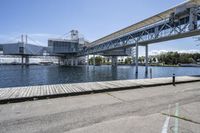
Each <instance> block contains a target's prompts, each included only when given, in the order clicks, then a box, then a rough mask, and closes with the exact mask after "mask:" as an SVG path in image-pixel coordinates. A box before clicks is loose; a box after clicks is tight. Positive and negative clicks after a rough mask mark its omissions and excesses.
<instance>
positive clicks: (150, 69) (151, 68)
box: [150, 68, 152, 79]
mask: <svg viewBox="0 0 200 133" xmlns="http://www.w3.org/2000/svg"><path fill="white" fill-rule="evenodd" d="M150 79H152V68H150Z"/></svg>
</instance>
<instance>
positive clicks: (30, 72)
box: [0, 65, 200, 88]
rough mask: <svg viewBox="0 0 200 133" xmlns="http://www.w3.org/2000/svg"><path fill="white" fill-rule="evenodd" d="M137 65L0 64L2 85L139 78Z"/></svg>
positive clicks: (195, 71)
mask: <svg viewBox="0 0 200 133" xmlns="http://www.w3.org/2000/svg"><path fill="white" fill-rule="evenodd" d="M149 68H152V71H153V78H156V77H171V76H172V74H173V73H175V74H176V75H177V76H185V75H200V68H197V67H196V68H195V67H149ZM144 71H145V67H143V66H140V67H139V73H138V78H139V79H142V78H148V77H149V76H148V75H145V72H144ZM136 78H137V76H136V75H135V67H134V66H117V68H112V67H111V66H95V68H94V67H93V66H89V67H86V66H78V67H64V66H63V67H62V66H37V65H36V66H29V67H21V66H18V65H0V88H4V87H16V86H30V85H44V84H59V83H79V82H93V81H108V80H119V79H121V80H125V79H136Z"/></svg>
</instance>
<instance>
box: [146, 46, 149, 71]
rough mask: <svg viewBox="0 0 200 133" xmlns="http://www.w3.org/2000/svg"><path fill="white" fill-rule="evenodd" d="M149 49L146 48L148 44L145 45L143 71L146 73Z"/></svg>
mask: <svg viewBox="0 0 200 133" xmlns="http://www.w3.org/2000/svg"><path fill="white" fill-rule="evenodd" d="M148 56H149V50H148V44H147V45H146V46H145V73H146V74H148V66H149V64H148V61H149V57H148Z"/></svg>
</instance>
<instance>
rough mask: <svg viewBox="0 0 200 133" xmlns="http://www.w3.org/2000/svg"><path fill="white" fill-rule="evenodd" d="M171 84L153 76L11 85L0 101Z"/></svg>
mask: <svg viewBox="0 0 200 133" xmlns="http://www.w3.org/2000/svg"><path fill="white" fill-rule="evenodd" d="M194 81H200V77H198V76H182V77H176V83H186V82H194ZM167 84H172V78H155V79H139V80H117V81H105V82H89V83H75V84H57V85H41V86H27V87H12V88H1V89H0V103H7V102H17V101H25V100H32V99H35V98H41V99H42V98H48V97H49V98H50V97H61V96H70V95H81V94H89V93H98V92H106V91H117V90H125V89H134V88H141V87H149V86H159V85H167Z"/></svg>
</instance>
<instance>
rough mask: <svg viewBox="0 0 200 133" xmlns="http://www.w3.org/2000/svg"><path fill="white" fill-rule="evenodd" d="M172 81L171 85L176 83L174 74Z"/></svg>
mask: <svg viewBox="0 0 200 133" xmlns="http://www.w3.org/2000/svg"><path fill="white" fill-rule="evenodd" d="M172 82H173V86H175V85H176V84H175V82H176V81H175V74H173V76H172Z"/></svg>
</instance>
